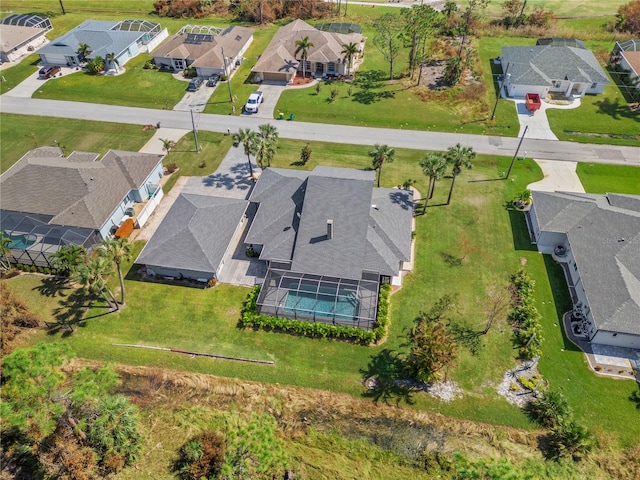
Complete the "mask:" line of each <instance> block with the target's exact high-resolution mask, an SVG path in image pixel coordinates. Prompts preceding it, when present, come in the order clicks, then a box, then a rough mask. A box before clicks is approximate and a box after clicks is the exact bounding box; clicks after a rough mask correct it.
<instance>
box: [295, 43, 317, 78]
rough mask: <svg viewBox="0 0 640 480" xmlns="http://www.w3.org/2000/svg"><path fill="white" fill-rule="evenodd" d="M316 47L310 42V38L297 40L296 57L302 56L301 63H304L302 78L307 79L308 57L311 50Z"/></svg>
mask: <svg viewBox="0 0 640 480" xmlns="http://www.w3.org/2000/svg"><path fill="white" fill-rule="evenodd" d="M313 47H315V45H314V44H313V43H312V42H311V41H310V40H309V37H304V38H301V39H300V40H296V51H295V54H296V55H300V61H301V62H302V76H303V78H307V57H308V56H309V50H310V49H312V48H313Z"/></svg>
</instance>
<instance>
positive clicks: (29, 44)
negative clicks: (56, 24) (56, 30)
mask: <svg viewBox="0 0 640 480" xmlns="http://www.w3.org/2000/svg"><path fill="white" fill-rule="evenodd" d="M52 28H53V27H52V26H51V21H50V20H49V19H48V18H46V17H41V16H39V15H34V14H30V13H29V14H15V15H9V16H8V17H6V18H3V19H2V21H1V22H0V62H15V61H16V60H19V59H20V58H22V57H24V56H26V55H30V54H31V53H32V52H33V51H34V50H36V49H37V48H38V47H40V46H41V45H43V44H45V43H47V41H48V40H47V37H46V33H47V32H48V31H49V30H51V29H52Z"/></svg>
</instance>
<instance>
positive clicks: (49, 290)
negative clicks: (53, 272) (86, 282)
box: [33, 276, 69, 298]
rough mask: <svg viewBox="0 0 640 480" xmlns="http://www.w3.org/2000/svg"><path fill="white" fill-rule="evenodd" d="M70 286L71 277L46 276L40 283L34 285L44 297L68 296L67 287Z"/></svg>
mask: <svg viewBox="0 0 640 480" xmlns="http://www.w3.org/2000/svg"><path fill="white" fill-rule="evenodd" d="M68 287H69V279H68V278H66V277H57V276H56V277H46V278H43V279H42V281H41V282H40V285H38V286H37V287H34V288H33V289H34V290H36V291H37V292H38V293H39V294H40V295H42V296H44V297H50V298H53V297H66V296H67V294H66V293H65V292H64V289H65V288H68Z"/></svg>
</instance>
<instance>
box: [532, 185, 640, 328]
mask: <svg viewBox="0 0 640 480" xmlns="http://www.w3.org/2000/svg"><path fill="white" fill-rule="evenodd" d="M533 202H534V206H535V208H534V210H535V214H536V216H537V218H538V222H539V225H540V228H541V230H543V231H552V232H564V233H566V234H567V238H568V241H569V245H570V248H571V250H572V251H573V255H574V258H575V260H576V264H577V266H578V272H579V273H580V278H581V280H582V284H583V286H584V290H585V293H586V295H587V299H588V301H589V307H590V309H591V312H592V314H593V319H594V322H595V324H596V326H597V327H598V329H602V330H608V331H613V332H624V333H631V334H636V335H640V196H632V195H618V194H607V195H606V196H605V195H586V194H568V193H557V192H556V193H545V192H533Z"/></svg>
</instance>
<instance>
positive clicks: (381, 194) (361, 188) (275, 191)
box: [245, 167, 413, 329]
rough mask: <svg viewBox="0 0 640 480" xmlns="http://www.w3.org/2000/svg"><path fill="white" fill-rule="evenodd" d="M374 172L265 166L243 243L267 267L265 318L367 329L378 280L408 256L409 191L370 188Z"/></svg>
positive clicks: (392, 276)
mask: <svg viewBox="0 0 640 480" xmlns="http://www.w3.org/2000/svg"><path fill="white" fill-rule="evenodd" d="M374 180H375V172H373V171H361V170H354V169H346V168H332V167H316V168H315V169H314V170H313V171H312V172H304V171H297V170H288V169H278V168H267V169H265V170H264V171H263V172H262V174H261V176H260V178H259V180H258V182H257V183H256V186H255V188H254V189H253V191H252V192H251V195H250V196H249V201H250V202H251V203H252V204H253V205H255V207H256V208H257V211H256V214H255V217H254V219H253V222H252V223H251V226H250V228H249V231H248V232H247V235H246V237H245V243H246V244H247V246H248V247H249V248H252V249H253V250H254V251H255V252H256V253H258V254H259V258H260V259H261V260H264V261H265V262H267V274H266V277H265V281H264V284H263V287H262V290H261V292H260V295H259V298H258V300H257V304H258V308H259V310H260V312H261V313H263V314H268V315H276V316H283V317H288V318H297V319H302V320H307V321H314V322H315V321H319V322H324V323H333V324H339V325H348V326H353V327H359V328H363V329H370V328H373V327H374V325H375V322H376V317H377V302H378V291H379V287H380V284H381V283H395V284H400V283H401V281H402V274H403V270H405V268H406V262H409V261H410V259H411V231H412V222H413V195H412V192H410V191H406V190H399V189H395V188H374Z"/></svg>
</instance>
